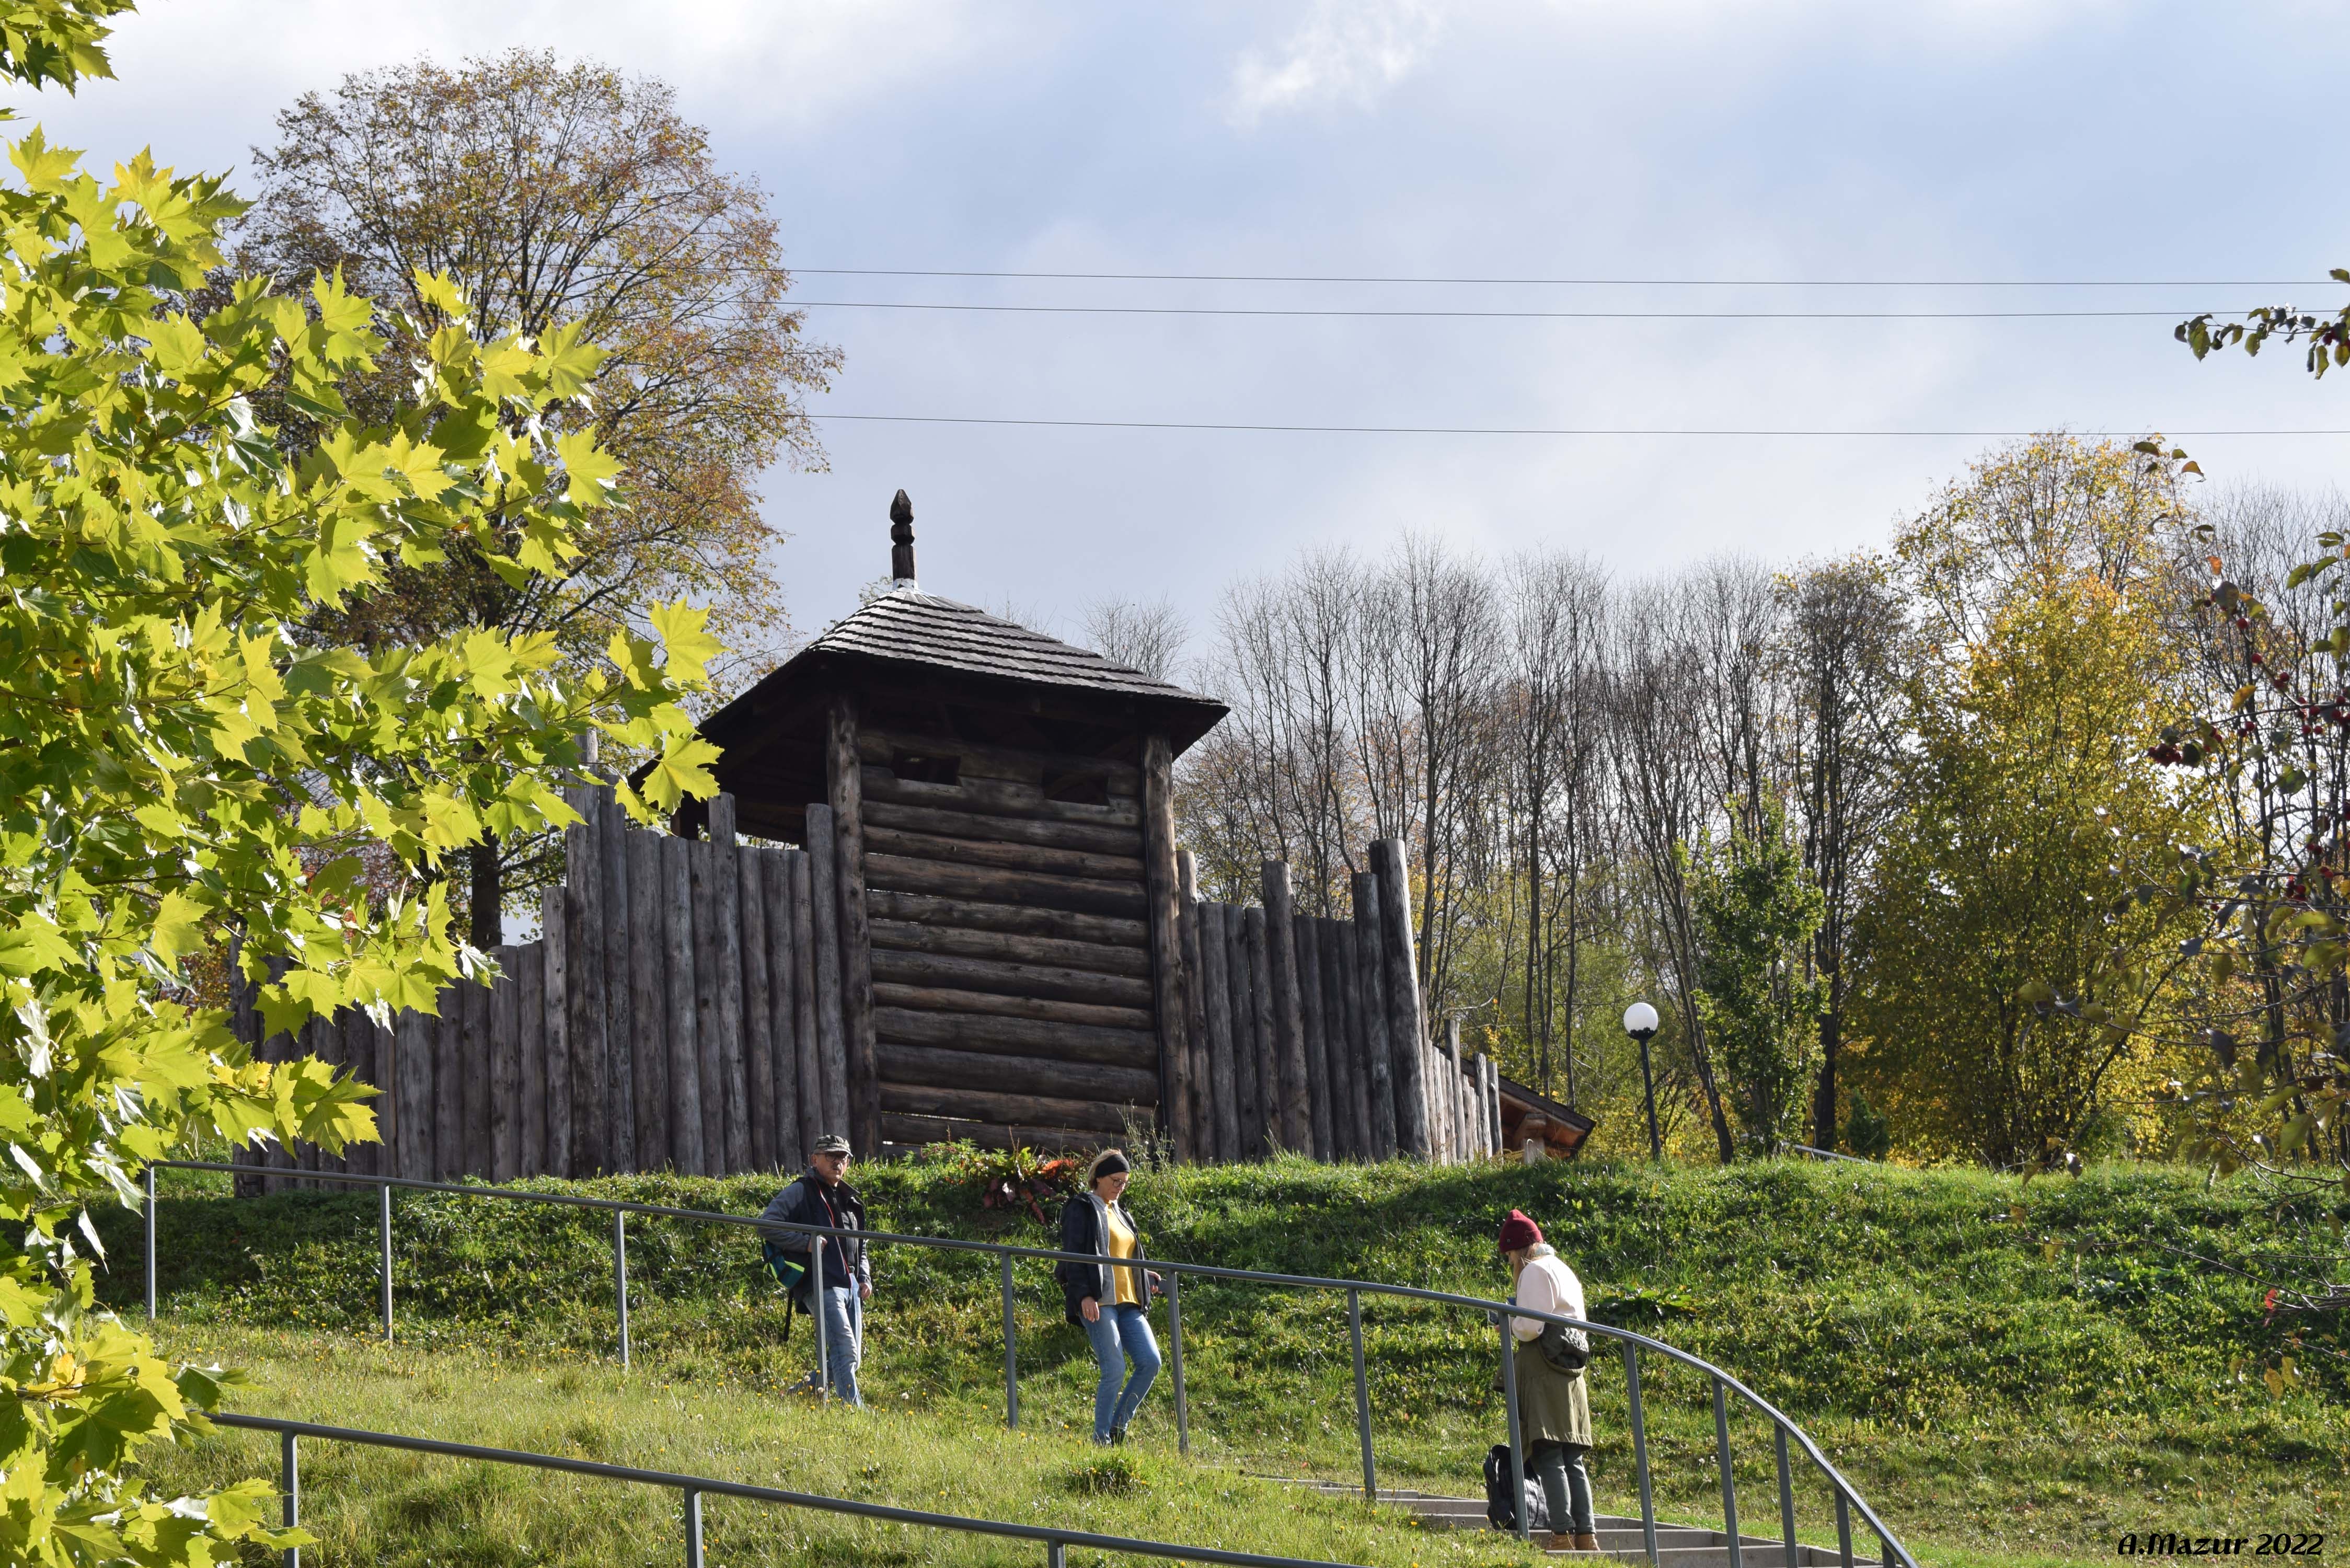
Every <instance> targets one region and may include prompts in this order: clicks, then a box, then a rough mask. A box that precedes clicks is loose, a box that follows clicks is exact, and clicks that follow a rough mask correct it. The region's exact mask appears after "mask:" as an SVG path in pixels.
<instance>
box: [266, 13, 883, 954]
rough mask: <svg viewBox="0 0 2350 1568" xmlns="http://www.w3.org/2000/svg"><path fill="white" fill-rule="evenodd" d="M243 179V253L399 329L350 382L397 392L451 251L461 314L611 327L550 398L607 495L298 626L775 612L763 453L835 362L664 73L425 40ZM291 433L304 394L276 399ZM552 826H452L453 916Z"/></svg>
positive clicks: (348, 90)
mask: <svg viewBox="0 0 2350 1568" xmlns="http://www.w3.org/2000/svg"><path fill="white" fill-rule="evenodd" d="M255 170H256V171H257V173H258V175H259V178H260V188H259V191H258V192H257V199H256V200H255V202H254V205H253V207H252V210H251V211H250V212H249V213H246V214H245V216H244V220H243V222H242V223H241V225H240V226H239V228H238V230H237V236H236V237H237V241H238V251H237V259H238V262H239V264H240V266H241V267H243V268H244V269H247V270H252V271H257V272H259V273H261V274H263V275H267V276H270V277H273V278H276V279H278V280H280V281H281V282H286V283H291V282H295V281H298V280H301V279H307V278H308V277H310V276H312V275H316V274H319V273H334V272H339V273H340V274H341V275H342V276H343V277H344V278H345V280H346V281H347V282H348V285H349V286H352V287H353V288H354V289H355V290H357V291H358V292H359V293H361V294H363V295H365V296H369V297H371V298H373V299H375V300H377V301H378V302H379V303H380V309H379V311H378V315H377V318H376V320H375V322H374V324H373V325H374V327H375V329H376V330H377V331H378V332H380V333H381V334H382V335H383V336H384V337H386V338H387V339H388V340H389V341H390V342H391V343H392V344H393V345H394V346H395V348H396V350H397V351H398V352H396V353H395V354H394V355H393V356H392V357H390V358H388V359H387V360H386V361H385V364H384V368H381V369H376V370H374V371H371V372H369V373H366V374H362V375H359V376H355V377H353V378H352V379H350V380H349V381H348V382H347V383H346V384H345V385H344V386H343V387H342V389H341V390H342V392H343V394H344V395H345V396H346V397H347V398H348V400H350V401H351V403H352V405H353V406H354V407H356V408H359V409H360V410H371V409H381V408H383V407H386V406H388V405H389V404H391V403H394V402H397V401H398V400H400V399H401V398H402V397H403V396H405V394H406V387H407V382H406V380H405V379H404V378H405V374H406V372H405V370H404V369H400V356H401V355H404V354H406V353H408V352H410V351H412V350H413V349H414V348H415V347H416V345H415V344H414V343H413V342H412V341H411V340H410V339H409V338H408V337H405V336H404V335H403V334H404V332H405V326H404V323H405V322H406V321H407V320H408V319H410V318H412V317H418V316H419V315H420V313H421V308H422V306H423V301H422V300H421V297H420V296H419V294H418V286H417V284H416V283H415V282H414V279H415V278H417V277H418V276H420V275H439V276H445V277H447V278H449V279H451V280H452V281H453V282H454V283H455V285H456V286H458V287H459V288H460V289H461V290H462V291H463V294H464V296H465V298H466V300H467V302H468V303H467V310H468V320H467V323H466V325H467V327H469V329H471V330H472V331H473V332H474V333H475V334H476V335H477V336H480V337H484V338H485V339H486V338H493V337H497V336H499V335H501V334H504V333H509V332H514V333H519V334H521V335H522V337H524V338H525V339H533V338H536V337H540V336H542V335H544V334H545V333H546V332H547V331H548V330H550V329H551V328H552V327H554V326H555V325H556V323H558V322H570V323H573V324H576V326H577V328H578V329H579V330H580V331H581V332H582V333H583V334H584V335H585V336H586V337H588V338H591V339H592V340H594V341H596V342H598V343H599V344H602V345H603V346H604V347H605V348H607V350H608V353H607V355H606V357H605V358H604V359H603V361H602V363H601V365H600V366H599V368H598V370H597V372H596V375H595V379H594V380H593V383H592V384H591V386H590V387H589V388H587V392H586V395H585V396H584V397H582V398H580V399H578V400H575V401H574V402H573V403H572V404H571V405H570V406H569V407H567V408H566V409H565V410H561V411H559V412H558V413H556V414H555V415H553V416H552V417H554V418H556V420H557V421H559V424H560V428H563V429H571V428H578V429H583V430H592V431H594V432H595V435H596V438H597V440H598V442H599V443H601V444H602V446H603V447H604V448H605V449H606V450H608V451H609V452H612V453H613V454H614V455H615V456H616V457H617V458H618V459H619V461H620V462H623V463H624V464H625V465H626V470H625V471H626V474H627V477H626V479H625V481H624V483H623V488H622V491H621V493H620V495H619V502H620V504H619V505H617V506H615V507H613V508H611V509H609V510H608V511H607V512H604V513H601V514H598V517H597V518H596V519H595V520H594V522H593V523H592V524H591V525H590V526H589V527H588V528H587V531H586V532H585V534H584V535H583V536H582V539H581V543H582V545H583V546H584V549H583V551H582V553H581V554H580V555H579V556H577V558H576V559H575V560H574V561H572V562H571V563H570V565H569V569H568V570H567V572H565V573H563V574H561V575H559V576H536V577H532V578H529V579H526V580H523V581H515V580H513V579H511V578H510V577H509V576H507V575H505V574H503V573H501V572H500V571H499V570H498V569H497V563H496V561H495V559H494V557H495V556H496V555H497V554H498V553H499V550H500V548H501V547H510V545H511V535H512V529H511V527H510V526H509V527H506V528H505V529H504V531H503V532H502V533H501V534H500V535H498V539H497V543H496V544H495V545H493V546H492V547H489V548H484V549H479V550H477V549H473V548H469V547H465V546H463V545H460V546H458V547H456V548H453V549H452V550H450V551H448V552H446V553H445V556H444V557H443V558H441V559H436V560H433V561H430V562H426V563H421V564H417V565H410V564H407V563H401V564H400V565H398V566H394V567H393V569H392V570H391V571H390V573H389V574H388V575H387V576H386V577H385V578H384V580H383V581H381V582H380V583H379V584H375V585H372V586H371V587H369V591H367V592H366V593H364V594H362V595H359V596H357V597H354V598H353V599H351V600H350V601H349V602H348V603H345V604H342V605H339V606H337V607H333V608H331V609H325V608H322V609H321V611H320V612H319V615H318V617H317V620H316V622H315V624H314V625H313V626H312V627H311V628H308V631H309V634H310V635H311V636H313V637H315V638H317V639H320V640H323V641H326V642H329V643H336V644H340V645H343V646H348V647H356V648H359V649H375V648H379V647H382V646H386V645H388V644H392V643H398V642H402V641H415V640H423V639H432V638H437V637H440V636H442V635H446V634H448V633H451V632H454V631H458V630H462V629H468V628H479V629H484V630H488V631H494V632H497V633H500V634H510V633H541V632H544V633H546V634H548V635H550V636H551V637H553V638H554V639H556V644H557V646H559V647H560V648H562V649H564V651H565V653H566V654H567V657H568V658H570V659H573V660H574V661H575V662H593V661H594V660H596V659H598V658H599V657H600V650H601V649H603V647H604V646H605V644H606V642H607V641H608V639H609V638H610V637H611V636H612V635H613V633H614V632H615V631H617V630H621V629H624V628H633V627H640V626H641V625H642V624H643V618H644V615H645V612H646V610H647V608H648V607H650V605H653V604H655V603H660V602H665V601H668V600H671V599H679V598H685V599H691V600H693V601H695V602H697V603H702V604H705V605H707V606H709V607H711V610H712V626H713V628H716V629H717V631H718V632H719V633H720V634H721V635H722V636H723V637H724V638H725V639H727V640H728V641H729V642H731V643H733V645H735V646H736V647H738V648H741V649H747V650H749V651H750V652H751V653H752V654H753V655H754V656H756V655H758V654H759V653H761V652H762V650H769V651H772V650H773V649H775V648H776V647H777V645H778V643H779V639H781V637H782V635H783V634H784V632H785V629H786V624H785V611H784V606H783V603H782V600H781V598H780V597H779V596H778V594H777V592H776V589H775V583H774V581H773V578H772V577H771V576H770V575H769V572H768V568H767V563H766V560H765V556H766V553H767V552H768V550H769V549H770V547H771V546H772V545H774V544H775V541H776V537H777V535H775V531H774V530H773V529H771V528H770V527H769V526H768V525H767V524H766V523H765V522H764V519H763V518H762V516H761V514H760V499H761V498H760V493H759V481H760V476H761V474H762V473H763V472H765V471H766V470H768V469H769V468H771V467H773V466H774V465H775V464H776V463H777V462H782V463H784V464H785V465H787V466H789V467H792V468H805V467H821V466H822V465H823V462H824V454H823V452H822V449H821V448H820V446H819V445H818V444H817V441H816V436H815V433H814V431H813V428H812V426H811V424H810V422H809V421H808V419H807V416H806V408H805V401H804V399H805V396H806V393H808V392H810V391H815V390H820V389H823V388H824V386H825V385H826V384H827V378H829V376H830V375H831V374H832V373H833V372H834V371H835V370H836V369H838V367H839V364H840V356H839V354H838V352H837V350H835V349H832V348H827V347H824V346H822V345H819V344H814V343H811V342H809V341H808V340H807V339H806V337H805V336H804V335H803V327H804V322H803V318H802V317H801V315H800V313H798V312H796V311H795V310H793V309H791V308H790V306H789V304H788V302H787V299H786V293H787V290H788V289H789V287H790V284H791V279H790V275H788V273H786V272H785V268H784V266H783V254H782V246H781V244H780V242H779V240H778V236H777V232H776V227H775V220H774V218H773V217H772V216H771V215H770V213H768V211H767V207H766V202H765V198H764V194H763V192H761V191H760V189H759V187H758V185H757V184H756V183H755V182H754V181H752V180H750V179H748V178H746V177H744V176H742V175H738V174H734V173H732V172H729V171H726V170H725V169H723V167H721V165H720V164H719V162H718V161H717V159H716V158H715V156H714V155H713V153H712V149H711V146H710V139H709V136H708V133H707V132H706V131H704V130H702V129H701V128H700V127H698V126H695V125H693V124H691V122H689V121H688V120H686V119H684V118H683V117H682V116H681V114H680V113H679V112H678V109H677V105H676V101H675V96H674V94H673V93H672V92H671V89H670V88H668V87H667V86H665V85H664V84H662V83H660V82H659V81H656V80H652V79H650V78H642V77H631V76H628V75H625V74H623V73H622V72H620V71H619V70H617V69H615V68H613V67H608V66H605V65H601V64H598V63H595V62H592V61H577V62H572V63H564V62H561V61H558V60H557V59H556V57H555V56H554V55H553V54H552V53H547V52H535V51H529V50H515V51H513V52H511V53H508V54H504V55H501V56H497V57H487V58H476V59H472V60H467V61H465V62H463V64H461V65H459V66H457V67H454V68H452V67H444V66H442V65H439V64H436V63H434V62H433V61H432V60H430V59H421V60H417V61H414V62H411V63H410V64H407V65H402V66H396V67H390V68H387V69H382V70H375V71H369V72H363V73H359V74H357V75H352V76H348V77H346V78H343V81H342V82H341V84H340V85H339V86H338V88H335V89H334V90H332V91H331V92H326V93H317V92H314V93H308V94H306V95H304V96H303V97H302V98H301V99H298V100H296V102H295V104H294V105H293V106H292V107H291V108H289V109H285V110H283V111H282V112H281V113H280V114H279V115H278V117H277V140H276V144H275V145H274V146H272V147H270V148H268V149H266V150H259V149H256V150H255ZM277 411H278V412H279V413H280V414H282V415H283V421H282V423H283V429H284V431H285V440H286V441H287V442H288V444H289V445H291V446H293V447H294V448H296V450H297V451H299V450H302V449H304V448H306V447H307V445H308V444H310V443H313V442H315V441H317V440H318V439H319V438H320V432H321V431H322V429H323V428H324V427H323V426H322V425H321V424H320V423H319V422H318V415H317V410H315V409H314V408H312V407H311V406H310V405H309V404H308V403H307V401H306V400H304V399H302V398H300V397H293V398H290V399H288V400H286V402H285V403H284V405H283V406H282V407H281V408H280V409H279V410H277ZM559 855H560V840H559V838H556V837H553V836H546V835H538V834H533V835H525V836H521V837H515V836H508V835H504V834H495V835H492V836H488V837H485V838H484V839H483V840H482V841H480V842H479V843H478V844H477V845H476V846H474V847H473V850H472V851H471V852H470V856H469V864H468V867H467V876H466V877H465V879H464V884H463V888H462V890H461V892H462V902H463V905H464V907H465V908H466V909H468V911H469V916H468V918H469V923H470V927H471V930H472V935H473V940H474V942H475V943H476V944H478V945H481V946H484V947H486V946H490V945H493V944H494V943H496V942H497V941H499V940H502V935H501V929H500V928H501V917H502V913H503V910H504V907H505V906H506V905H507V904H509V903H511V902H513V901H514V900H515V899H516V898H518V897H520V896H522V895H525V894H526V893H528V892H529V891H530V890H532V889H533V888H535V887H536V886H538V885H540V884H542V883H543V882H545V881H546V880H547V879H549V878H550V877H553V876H555V875H556V874H557V873H558V871H559V865H558V861H559Z"/></svg>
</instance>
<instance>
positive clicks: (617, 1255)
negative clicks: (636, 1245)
mask: <svg viewBox="0 0 2350 1568" xmlns="http://www.w3.org/2000/svg"><path fill="white" fill-rule="evenodd" d="M612 1300H613V1302H614V1303H616V1304H617V1305H618V1306H619V1310H620V1370H621V1371H623V1372H626V1371H627V1370H628V1369H629V1211H628V1210H625V1209H615V1210H612Z"/></svg>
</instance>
